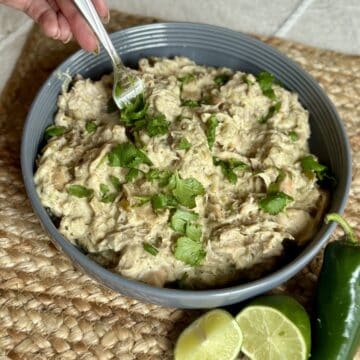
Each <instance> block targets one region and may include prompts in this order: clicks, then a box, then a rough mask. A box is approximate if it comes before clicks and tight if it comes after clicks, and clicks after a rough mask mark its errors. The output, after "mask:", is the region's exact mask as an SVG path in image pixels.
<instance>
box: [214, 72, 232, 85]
mask: <svg viewBox="0 0 360 360" xmlns="http://www.w3.org/2000/svg"><path fill="white" fill-rule="evenodd" d="M230 78H231V75H229V74H220V75H217V76H215V77H214V83H215V84H216V85H219V86H222V85H225V84H226V83H227V82H228V81H229V80H230Z"/></svg>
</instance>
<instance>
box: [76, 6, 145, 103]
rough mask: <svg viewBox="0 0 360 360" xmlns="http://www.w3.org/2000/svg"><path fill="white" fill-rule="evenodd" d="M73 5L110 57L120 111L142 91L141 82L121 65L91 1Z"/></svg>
mask: <svg viewBox="0 0 360 360" xmlns="http://www.w3.org/2000/svg"><path fill="white" fill-rule="evenodd" d="M74 3H75V4H76V6H77V7H78V9H79V10H80V12H81V13H82V15H83V16H84V18H85V19H86V21H87V22H88V24H89V25H90V27H91V29H92V30H93V31H94V33H95V35H96V36H97V38H98V39H99V41H100V42H101V44H102V45H103V47H104V48H105V50H106V51H107V53H108V54H109V56H110V59H111V61H112V64H113V68H114V85H113V90H112V96H113V99H114V101H115V103H116V105H117V107H118V108H119V109H122V108H123V107H124V106H125V105H126V104H128V103H129V102H130V101H131V100H132V99H133V98H135V97H136V96H137V95H139V94H141V93H142V92H143V91H144V84H143V81H142V80H141V79H140V78H139V77H137V76H134V74H132V73H131V72H130V71H129V69H128V68H126V67H125V66H124V64H123V63H122V61H121V59H120V56H119V55H118V53H117V52H116V50H115V47H114V45H113V43H112V41H111V40H110V37H109V35H108V33H107V31H106V29H105V28H104V25H103V24H102V22H101V20H100V18H99V15H98V13H97V11H96V10H95V7H94V5H93V3H92V1H91V0H74Z"/></svg>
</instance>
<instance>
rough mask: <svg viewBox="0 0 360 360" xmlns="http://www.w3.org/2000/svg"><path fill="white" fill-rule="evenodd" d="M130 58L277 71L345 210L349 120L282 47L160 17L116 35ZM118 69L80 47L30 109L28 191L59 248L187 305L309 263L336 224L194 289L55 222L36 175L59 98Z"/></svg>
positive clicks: (213, 302)
mask: <svg viewBox="0 0 360 360" xmlns="http://www.w3.org/2000/svg"><path fill="white" fill-rule="evenodd" d="M111 38H112V40H113V42H114V44H115V47H116V49H117V50H118V51H119V53H120V55H121V57H122V59H123V60H124V62H125V64H127V65H129V66H134V67H136V66H137V62H138V60H139V59H140V58H143V57H148V56H162V57H173V56H175V55H182V56H187V57H189V58H191V59H193V60H194V61H196V62H197V63H199V64H204V65H211V66H226V67H230V68H232V69H234V70H242V71H245V72H250V73H254V74H256V73H258V72H259V71H261V70H267V71H270V72H272V73H273V74H274V75H275V76H276V78H277V79H279V80H280V81H281V82H282V84H283V85H284V86H285V87H286V88H287V89H289V90H291V91H294V92H296V93H298V94H299V99H300V102H301V103H302V105H303V106H304V107H305V108H306V109H307V110H308V111H309V113H310V126H311V132H312V134H311V139H310V148H311V151H312V152H313V153H314V154H316V155H317V156H318V157H319V158H320V160H321V162H323V163H325V164H328V165H329V166H330V168H331V170H332V172H333V173H334V174H335V176H336V178H337V180H338V184H337V187H336V189H335V190H334V192H333V193H332V195H331V204H330V209H329V211H331V212H339V213H342V212H343V210H344V207H345V204H346V201H347V198H348V193H349V188H350V182H351V151H350V146H349V141H348V139H347V136H346V133H345V130H344V127H343V125H342V122H341V120H340V118H339V116H338V114H337V112H336V110H335V108H334V106H333V104H332V103H331V101H330V100H329V98H328V97H327V95H326V94H325V93H324V92H323V90H322V89H321V88H320V86H319V85H318V84H317V83H316V81H315V80H314V79H313V78H312V77H311V76H310V75H308V74H307V73H306V72H305V71H304V70H303V69H301V68H300V67H299V66H298V65H296V64H295V63H294V62H292V61H291V60H290V59H288V58H287V57H286V56H284V55H283V54H281V53H280V52H278V51H277V50H275V49H274V48H272V47H270V46H268V45H266V44H264V43H262V42H260V41H258V40H256V39H254V38H252V37H249V36H247V35H244V34H241V33H239V32H235V31H231V30H227V29H224V28H221V27H216V26H210V25H204V24H193V23H160V24H151V25H145V26H138V27H133V28H129V29H126V30H122V31H118V32H116V33H113V34H112V35H111ZM110 71H111V64H110V62H109V58H108V56H107V54H106V53H105V51H104V50H103V49H102V51H101V53H100V54H99V55H97V56H94V55H92V54H89V53H86V52H84V51H78V52H77V53H75V54H74V55H73V56H71V57H70V58H69V59H68V60H66V61H65V62H64V63H63V64H62V65H60V66H59V67H58V68H57V69H56V70H55V71H54V72H53V74H52V75H51V76H50V77H49V79H48V80H47V81H46V82H45V84H44V85H43V87H42V89H41V90H40V92H39V93H38V95H37V97H36V99H35V101H34V103H33V105H32V108H31V111H30V112H29V114H28V117H27V120H26V123H25V127H24V132H23V140H22V149H21V166H22V172H23V178H24V183H25V187H26V191H27V193H28V196H29V198H30V201H31V204H32V206H33V209H34V211H35V213H36V214H37V215H38V217H39V219H40V221H41V223H42V225H43V227H44V229H45V230H46V231H47V232H48V234H49V235H50V237H51V238H52V240H53V242H54V243H55V244H56V246H57V247H58V248H60V249H61V250H62V251H63V252H65V253H66V254H67V255H68V256H69V257H70V259H71V260H72V261H73V263H74V265H75V266H77V267H78V268H80V269H82V271H84V272H85V273H86V274H88V275H89V276H91V277H92V278H94V279H96V280H97V281H99V282H100V283H102V284H104V285H106V286H108V287H110V288H112V289H114V290H115V291H118V292H119V293H121V294H123V295H127V296H131V297H134V298H136V299H139V300H142V301H146V302H152V303H156V304H160V305H165V306H171V307H179V308H211V307H218V306H225V305H229V304H233V303H236V302H239V301H242V300H245V299H248V298H250V297H253V296H255V295H258V294H260V293H263V292H265V291H268V290H270V289H272V288H274V287H276V286H277V285H279V284H281V283H283V282H284V281H286V280H288V279H289V278H290V277H292V276H293V275H295V274H296V273H297V272H298V271H300V270H301V269H302V268H304V267H305V266H306V264H308V263H309V261H310V260H311V259H312V258H313V257H314V256H315V255H316V254H317V253H318V251H319V250H320V248H321V247H322V246H323V245H324V244H325V242H326V241H327V239H328V238H329V236H330V234H331V232H332V231H333V229H334V224H330V225H323V226H322V227H321V228H320V229H319V231H318V233H317V234H316V236H315V237H314V239H313V240H312V241H311V242H310V243H309V245H308V246H307V247H306V248H305V249H304V250H303V251H302V252H301V254H299V255H298V256H297V257H296V258H295V259H294V260H293V261H292V262H290V263H289V264H287V265H286V266H284V267H283V268H281V269H280V270H277V271H275V272H273V273H271V274H270V275H268V276H265V277H263V278H261V279H259V280H257V281H252V282H249V283H246V284H241V285H238V286H232V287H227V288H222V289H216V290H201V291H188V290H177V289H167V288H165V289H160V288H156V287H153V286H150V285H147V284H143V283H140V282H137V281H133V280H129V279H126V278H124V277H122V276H120V275H118V274H114V273H112V272H110V271H108V270H106V269H104V268H103V267H101V266H100V265H98V264H96V263H95V262H93V261H92V260H90V259H89V258H88V257H86V256H85V255H84V254H82V253H81V252H80V251H79V250H78V249H77V248H76V247H74V246H73V245H72V244H71V243H70V242H69V241H67V240H66V239H65V238H64V237H63V236H62V235H61V234H60V233H59V232H58V231H57V229H56V227H55V226H54V224H53V223H52V222H51V220H50V218H49V216H48V214H47V213H46V211H45V209H44V208H43V207H42V205H41V202H40V199H39V197H38V195H37V193H36V189H35V185H34V181H33V175H34V170H35V158H36V155H37V154H38V151H39V148H40V146H41V144H42V137H43V132H44V130H45V128H46V127H47V126H48V125H49V124H51V123H52V122H53V117H54V113H55V112H56V100H57V97H58V95H59V93H60V92H61V86H62V83H63V79H61V75H60V74H62V73H64V72H66V73H68V74H70V75H72V76H73V75H76V74H81V75H82V76H84V77H90V78H93V79H97V78H99V77H100V76H101V75H103V74H105V73H109V72H110Z"/></svg>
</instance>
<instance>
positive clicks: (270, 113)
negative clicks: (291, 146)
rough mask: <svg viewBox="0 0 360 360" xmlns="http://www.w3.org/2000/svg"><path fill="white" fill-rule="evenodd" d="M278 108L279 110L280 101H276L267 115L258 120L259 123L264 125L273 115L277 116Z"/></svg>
mask: <svg viewBox="0 0 360 360" xmlns="http://www.w3.org/2000/svg"><path fill="white" fill-rule="evenodd" d="M280 108H281V102H280V101H278V102H277V103H275V104H274V105H271V106H270V108H269V111H268V113H267V114H266V115H264V116H262V117H261V118H260V119H259V123H260V124H265V123H266V122H267V121H268V120H269V119H270V118H272V117H273V116H274V115H275V114H277V113H278V112H279V111H280Z"/></svg>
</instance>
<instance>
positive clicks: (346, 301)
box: [311, 214, 360, 360]
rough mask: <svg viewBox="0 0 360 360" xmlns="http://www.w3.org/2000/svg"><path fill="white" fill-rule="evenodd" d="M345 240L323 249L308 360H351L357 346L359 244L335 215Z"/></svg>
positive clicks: (359, 337) (330, 218)
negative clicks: (312, 335)
mask: <svg viewBox="0 0 360 360" xmlns="http://www.w3.org/2000/svg"><path fill="white" fill-rule="evenodd" d="M325 221H326V222H329V221H336V222H338V223H339V224H340V226H341V227H342V228H343V230H344V232H345V234H346V235H345V237H344V238H341V239H339V240H337V241H334V242H331V243H330V244H328V245H327V247H326V249H325V253H324V263H323V266H322V269H321V272H320V276H319V282H318V288H317V294H316V300H315V301H316V320H315V324H314V339H313V344H314V347H313V351H312V356H311V359H316V360H352V359H353V357H354V354H355V352H356V350H357V347H358V346H359V345H360V342H359V341H360V244H359V243H358V242H357V239H356V235H355V232H354V231H353V230H352V229H351V227H350V225H349V224H348V223H347V222H346V221H345V220H344V219H343V218H342V217H341V216H340V215H338V214H329V215H327V216H326V219H325Z"/></svg>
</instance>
